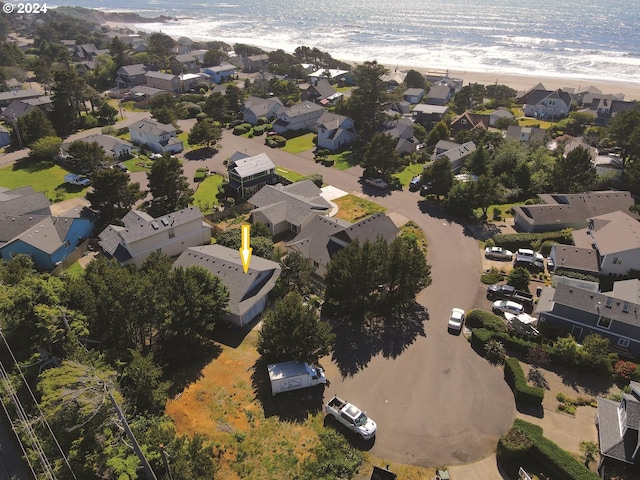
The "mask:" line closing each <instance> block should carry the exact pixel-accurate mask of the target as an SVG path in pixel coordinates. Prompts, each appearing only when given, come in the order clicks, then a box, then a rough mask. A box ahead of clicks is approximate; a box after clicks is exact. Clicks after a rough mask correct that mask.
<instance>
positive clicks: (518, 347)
mask: <svg viewBox="0 0 640 480" xmlns="http://www.w3.org/2000/svg"><path fill="white" fill-rule="evenodd" d="M468 318H469V317H467V325H469V326H470V324H469V322H468ZM489 340H497V341H498V342H500V343H502V344H503V345H504V346H505V348H506V349H507V350H512V351H514V352H517V353H521V354H525V355H526V354H527V353H529V350H530V349H531V348H533V347H535V346H537V345H540V344H539V343H537V342H534V341H531V340H526V339H524V338H518V337H514V336H513V335H510V334H509V333H508V332H506V331H495V330H493V329H492V328H491V326H486V327H485V328H473V329H472V330H471V346H472V347H473V349H474V350H475V351H476V352H478V353H480V355H484V346H485V345H486V344H487V342H489ZM543 348H544V349H545V350H547V352H548V353H549V354H552V353H553V352H552V348H551V347H548V346H546V345H545V346H543Z"/></svg>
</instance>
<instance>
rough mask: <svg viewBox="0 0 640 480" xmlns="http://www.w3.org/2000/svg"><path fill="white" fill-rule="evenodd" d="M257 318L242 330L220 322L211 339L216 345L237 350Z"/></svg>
mask: <svg viewBox="0 0 640 480" xmlns="http://www.w3.org/2000/svg"><path fill="white" fill-rule="evenodd" d="M259 318H260V316H258V317H257V319H254V321H252V322H251V323H250V324H249V325H246V326H245V327H243V328H240V327H236V326H235V325H231V324H230V323H227V322H220V324H219V325H216V328H215V331H214V334H213V339H214V340H215V341H216V342H217V343H221V344H222V345H225V346H227V347H231V348H238V347H239V346H240V344H241V343H242V342H243V341H244V339H245V338H246V336H247V335H249V332H251V329H252V328H253V326H254V325H255V324H256V323H257V322H258V321H259Z"/></svg>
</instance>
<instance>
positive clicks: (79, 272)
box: [64, 262, 84, 278]
mask: <svg viewBox="0 0 640 480" xmlns="http://www.w3.org/2000/svg"><path fill="white" fill-rule="evenodd" d="M64 273H65V276H67V277H71V278H79V277H81V276H83V275H84V268H82V265H80V264H79V263H78V262H73V263H72V264H71V266H70V267H69V268H67V269H66V270H65V271H64Z"/></svg>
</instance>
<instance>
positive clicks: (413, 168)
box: [393, 163, 424, 187]
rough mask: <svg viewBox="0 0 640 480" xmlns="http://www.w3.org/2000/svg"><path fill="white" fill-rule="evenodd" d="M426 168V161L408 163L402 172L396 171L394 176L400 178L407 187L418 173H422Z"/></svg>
mask: <svg viewBox="0 0 640 480" xmlns="http://www.w3.org/2000/svg"><path fill="white" fill-rule="evenodd" d="M423 170H424V163H412V164H409V165H407V166H406V167H405V168H404V170H402V171H401V172H400V173H394V174H393V176H394V177H396V178H398V179H399V180H400V183H402V186H404V187H406V186H407V185H409V182H410V181H411V179H412V178H413V177H415V176H416V175H421V174H422V172H423Z"/></svg>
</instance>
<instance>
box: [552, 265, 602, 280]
mask: <svg viewBox="0 0 640 480" xmlns="http://www.w3.org/2000/svg"><path fill="white" fill-rule="evenodd" d="M553 274H554V275H556V276H562V277H567V278H575V279H577V280H585V281H587V282H594V283H598V282H599V281H600V279H599V278H598V277H596V276H595V275H589V274H588V273H580V272H574V271H573V270H566V269H564V268H556V269H555V271H554V272H553Z"/></svg>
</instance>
